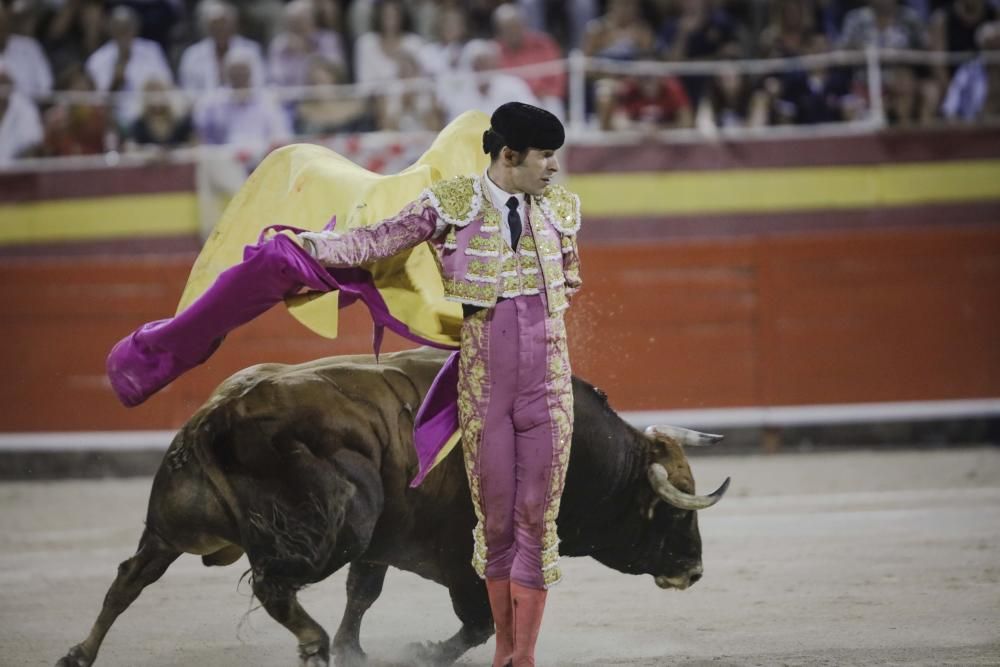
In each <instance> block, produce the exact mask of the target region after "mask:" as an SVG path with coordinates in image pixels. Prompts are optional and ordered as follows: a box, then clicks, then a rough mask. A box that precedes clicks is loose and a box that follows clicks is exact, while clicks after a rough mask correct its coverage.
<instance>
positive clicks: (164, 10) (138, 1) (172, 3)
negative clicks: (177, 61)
mask: <svg viewBox="0 0 1000 667" xmlns="http://www.w3.org/2000/svg"><path fill="white" fill-rule="evenodd" d="M109 4H114V5H116V6H119V7H128V8H130V9H131V10H132V11H134V12H135V15H136V18H137V20H138V25H139V32H138V34H139V36H140V37H142V38H143V39H148V40H149V41H151V42H156V43H157V44H158V45H159V46H160V48H161V49H162V50H163V52H164V53H170V48H171V46H172V44H173V40H172V35H173V31H174V27H175V26H176V25H177V23H178V22H179V21H180V19H181V16H182V14H183V11H184V5H183V3H182V2H179V1H178V0H115V2H113V3H109ZM171 55H176V54H171Z"/></svg>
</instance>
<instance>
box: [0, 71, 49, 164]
mask: <svg viewBox="0 0 1000 667" xmlns="http://www.w3.org/2000/svg"><path fill="white" fill-rule="evenodd" d="M43 138H44V133H43V131H42V119H41V117H39V115H38V109H37V108H36V107H35V103H34V102H32V101H31V99H30V98H29V97H27V96H26V95H25V94H23V93H21V92H20V91H19V90H17V89H16V84H15V82H14V77H13V76H12V75H11V72H10V70H9V69H8V67H7V65H4V64H2V63H0V166H5V165H9V164H10V163H11V162H13V161H14V160H15V159H17V158H19V157H24V156H26V155H28V154H31V153H34V152H37V150H38V147H39V146H40V145H41V143H42V139H43Z"/></svg>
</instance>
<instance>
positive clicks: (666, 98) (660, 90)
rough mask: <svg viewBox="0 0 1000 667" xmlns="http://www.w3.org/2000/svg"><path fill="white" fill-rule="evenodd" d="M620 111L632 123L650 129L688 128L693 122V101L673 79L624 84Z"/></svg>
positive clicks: (651, 78)
mask: <svg viewBox="0 0 1000 667" xmlns="http://www.w3.org/2000/svg"><path fill="white" fill-rule="evenodd" d="M618 108H619V109H620V110H621V111H622V112H624V114H625V116H626V117H627V118H628V119H629V120H630V121H632V122H633V123H636V124H639V125H645V126H650V127H657V128H662V127H686V126H690V125H691V121H692V113H691V101H690V99H688V95H687V93H686V92H685V91H684V86H683V85H681V82H680V81H679V80H678V79H677V77H673V76H667V77H655V76H645V77H641V78H639V79H627V80H626V81H623V82H622V85H621V89H620V92H619V97H618Z"/></svg>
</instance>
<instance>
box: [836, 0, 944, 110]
mask: <svg viewBox="0 0 1000 667" xmlns="http://www.w3.org/2000/svg"><path fill="white" fill-rule="evenodd" d="M841 46H842V47H843V48H845V49H864V48H866V47H869V46H877V47H880V48H884V49H918V50H923V49H926V48H927V31H926V30H925V28H924V24H923V22H922V21H921V20H920V15H919V14H918V13H917V12H916V11H915V10H913V9H911V8H910V7H906V6H903V5H900V4H899V2H898V0H869V2H868V3H867V6H865V7H859V8H858V9H855V10H852V11H850V12H848V14H847V16H846V17H845V18H844V30H843V33H842V34H841ZM883 82H884V96H885V103H884V106H885V109H886V117H887V119H888V120H889V122H890V123H892V124H909V123H927V122H929V121H931V120H932V119H933V118H934V116H935V115H936V113H937V107H938V102H939V100H940V99H941V86H940V85H939V83H938V82H937V81H936V80H935V79H934V77H933V76H932V75H931V70H930V68H929V67H926V66H917V67H914V66H909V65H896V66H891V67H887V68H886V69H885V72H884V76H883Z"/></svg>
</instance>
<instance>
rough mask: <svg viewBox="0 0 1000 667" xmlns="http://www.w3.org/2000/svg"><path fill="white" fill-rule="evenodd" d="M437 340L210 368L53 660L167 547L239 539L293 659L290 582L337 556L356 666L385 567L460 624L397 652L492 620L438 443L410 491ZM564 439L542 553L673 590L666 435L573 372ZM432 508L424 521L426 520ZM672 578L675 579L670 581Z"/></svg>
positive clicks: (435, 649) (684, 467) (142, 578)
mask: <svg viewBox="0 0 1000 667" xmlns="http://www.w3.org/2000/svg"><path fill="white" fill-rule="evenodd" d="M446 356H447V355H446V353H444V352H440V351H435V350H429V349H423V350H414V351H409V352H400V353H396V354H389V355H383V357H382V359H381V363H378V364H376V363H375V362H374V359H373V358H372V357H370V356H367V355H365V356H353V357H333V358H329V359H322V360H318V361H314V362H310V363H306V364H300V365H296V366H285V365H279V364H268V365H261V366H255V367H252V368H249V369H247V370H245V371H242V372H240V373H237V374H236V375H234V376H233V377H232V378H230V379H229V380H227V381H226V382H224V383H223V384H222V385H220V387H219V388H218V389H217V390H216V391H215V392H214V394H213V395H212V396H211V397H210V398H209V400H208V401H207V402H206V404H205V405H204V406H203V407H202V408H201V409H200V410H199V411H198V412H197V413H196V414H195V415H194V416H193V417H192V418H191V419H190V420H189V421H188V423H187V424H185V426H184V427H183V428H182V429H181V430H180V431H179V432H178V434H177V436H176V437H175V438H174V441H173V443H172V444H171V446H170V448H169V450H168V452H167V454H166V456H165V457H164V461H163V464H162V465H161V467H160V469H159V471H158V472H157V474H156V477H155V479H154V481H153V488H152V492H151V495H150V502H149V509H148V513H147V519H146V529H145V531H144V532H143V534H142V537H141V539H140V543H139V548H138V550H137V552H136V554H135V555H134V556H133V557H132V558H130V559H129V560H127V561H125V562H124V563H122V564H121V566H120V568H119V573H118V577H117V578H116V579H115V581H114V583H113V584H112V586H111V589H110V590H109V591H108V595H107V597H106V599H105V603H104V608H103V609H102V611H101V614H100V616H99V617H98V619H97V621H96V622H95V624H94V626H93V628H92V630H91V633H90V635H89V636H88V637H87V638H86V639H85V640H84V641H83V642H81V643H80V644H78V645H76V646H74V647H73V648H72V649H70V651H69V653H68V654H67V655H66V656H65V657H64V658H62V659H61V660H60V661H59V663H58V664H59V665H60V666H63V667H82V666H84V665H89V664H90V663H92V662H93V660H94V658H95V657H96V655H97V651H98V649H99V648H100V644H101V641H102V640H103V638H104V635H105V634H106V633H107V631H108V629H109V628H110V627H111V624H112V623H113V622H114V620H115V618H117V616H118V615H119V614H120V613H121V612H123V611H124V610H125V609H126V608H127V607H128V605H129V604H131V602H132V601H134V600H135V598H136V597H137V596H138V595H139V593H140V592H141V591H142V589H143V588H144V587H145V586H146V585H148V584H150V583H152V582H154V581H156V580H157V579H158V578H159V577H160V576H161V575H162V574H163V572H164V571H166V569H167V567H169V565H170V564H171V563H172V562H173V561H174V560H175V559H176V558H177V557H178V556H179V555H180V554H181V553H191V554H197V555H201V556H202V558H203V561H204V563H205V564H206V565H226V564H229V563H232V562H233V561H235V560H236V559H238V558H239V556H240V555H241V553H242V552H244V551H245V552H246V554H247V556H248V559H249V561H250V565H251V571H250V573H251V582H252V586H253V590H254V594H255V595H256V596H257V597H258V598H259V599H260V600H261V602H262V604H263V606H264V608H265V609H266V610H267V612H268V613H269V614H270V615H271V616H272V617H273V618H274V619H275V620H277V621H278V622H279V623H281V624H282V625H284V626H285V627H286V628H288V629H289V630H290V631H291V632H292V633H293V634H295V636H296V638H297V639H298V643H299V653H300V657H301V659H302V664H305V665H309V666H311V667H317V666H320V665H327V664H328V663H329V647H330V641H329V638H328V636H327V634H326V633H325V631H324V630H323V628H322V627H321V626H320V625H319V624H318V623H316V622H315V621H314V620H313V619H312V618H310V617H309V615H308V614H307V613H306V612H305V611H304V610H303V609H302V608H301V606H299V603H298V600H297V598H296V592H297V591H298V590H299V589H300V588H302V587H303V586H306V585H308V584H311V583H313V582H316V581H320V580H322V579H323V578H325V577H327V576H329V575H330V574H331V573H332V572H334V571H336V570H337V569H339V568H340V567H342V566H344V565H345V564H348V563H350V570H349V573H348V578H347V588H348V602H347V608H346V609H345V613H344V617H343V619H342V621H341V625H340V628H339V629H338V631H337V634H336V636H335V637H334V641H333V647H334V651H335V652H336V655H337V659H338V665H353V664H359V663H360V662H362V660H363V657H364V653H363V652H362V650H361V646H360V643H359V641H358V636H359V632H360V624H361V619H362V616H363V615H364V613H365V612H366V611H367V609H368V608H369V607H370V606H371V604H372V603H373V602H374V601H375V599H376V598H377V597H378V596H379V594H380V592H381V589H382V582H383V580H384V578H385V575H386V571H387V568H388V566H390V565H392V566H394V567H397V568H400V569H404V570H408V571H411V572H414V573H417V574H419V575H421V576H423V577H425V578H428V579H431V580H433V581H436V582H438V583H440V584H442V585H444V586H446V587H447V588H448V591H449V593H450V595H451V599H452V603H453V608H454V609H455V612H456V614H457V615H458V617H459V620H460V621H461V623H462V627H461V628H460V629H459V631H458V632H457V633H456V634H455V635H454V636H452V637H451V638H449V639H447V640H445V641H442V642H438V643H435V644H428V645H423V646H422V647H419V648H415V649H414V655H413V662H414V663H420V664H451V663H452V662H454V661H455V660H456V659H457V658H458V657H459V656H461V655H462V654H463V653H464V652H465V651H467V650H468V649H469V648H471V647H473V646H476V645H478V644H481V643H483V642H485V641H486V640H487V639H488V638H489V636H490V635H491V634H492V632H493V623H492V618H491V616H490V609H489V603H488V600H487V596H486V590H485V587H484V586H483V584H482V582H481V580H479V578H478V577H477V576H476V575H475V573H474V571H473V569H472V567H471V565H470V559H471V555H472V540H471V538H470V534H471V531H472V527H473V526H474V524H475V517H474V514H473V511H472V504H471V501H470V498H469V490H468V484H467V481H466V477H465V470H464V466H463V464H462V459H461V452H460V451H458V449H456V450H455V451H454V452H452V453H451V455H450V456H448V457H447V458H446V459H445V460H444V461H442V462H441V463H440V464H439V465H438V467H437V468H435V469H434V470H433V471H432V472H431V473H430V474H429V475H428V477H427V479H426V480H425V481H424V483H423V484H422V485H421V486H420V487H419V488H416V489H411V488H409V486H408V483H409V481H410V479H412V478H413V476H414V475H415V474H416V471H417V460H416V453H415V450H414V449H413V443H412V428H413V419H414V416H415V414H416V411H417V408H418V406H419V405H420V402H421V400H422V398H423V396H424V395H425V394H426V392H427V390H428V389H429V387H430V385H431V382H432V381H433V379H434V377H435V375H436V374H437V371H438V370H439V368H440V367H441V364H442V363H443V361H444V359H445V358H446ZM574 399H575V422H574V431H575V433H574V437H573V448H572V453H571V457H570V464H569V470H568V472H567V480H566V488H565V492H564V495H563V500H562V503H561V509H560V515H559V535H560V539H561V544H560V552H561V553H562V554H563V555H567V556H585V555H590V556H593V557H594V558H596V559H597V560H599V561H600V562H602V563H604V564H605V565H608V566H609V567H612V568H614V569H616V570H619V571H621V572H626V573H630V574H650V575H652V576H653V577H654V579H655V580H656V582H657V584H658V585H660V586H661V587H670V586H673V587H685V586H686V585H690V584H691V583H694V581H696V580H697V577H700V574H701V539H700V535H699V534H698V526H697V516H696V513H695V512H692V511H684V510H681V509H678V508H674V507H669V506H666V505H665V504H661V506H660V508H658V509H657V510H656V511H655V513H653V514H652V515H651V516H647V511H646V510H647V508H649V507H650V506H651V505H652V501H653V499H654V498H655V495H654V493H653V491H652V489H651V487H650V485H649V482H648V481H647V479H646V473H647V470H648V468H649V465H650V463H653V462H654V461H655V462H659V463H661V464H663V465H664V466H665V467H666V468H667V470H669V474H670V476H671V477H672V478H674V479H676V480H677V484H678V485H679V486H681V487H682V488H685V489H686V490H690V491H693V490H694V482H693V479H692V478H691V474H690V468H689V466H688V464H687V460H686V458H685V456H684V453H683V451H682V449H681V448H680V447H679V446H664V445H662V443H660V444H658V443H655V442H654V441H653V440H651V439H650V438H648V437H646V436H645V435H643V434H642V433H639V432H638V431H636V430H635V429H634V428H632V427H631V426H629V425H628V424H626V423H625V422H624V421H622V420H621V418H620V417H618V415H617V414H615V412H614V411H613V410H612V409H611V407H610V406H609V405H608V403H607V400H606V398H605V397H604V395H603V394H602V393H600V392H599V391H598V390H596V389H595V388H594V387H592V386H591V385H589V384H587V383H585V382H583V381H580V380H577V379H574ZM445 518H446V519H447V520H442V519H445ZM675 582H683V585H680V584H677V583H675Z"/></svg>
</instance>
